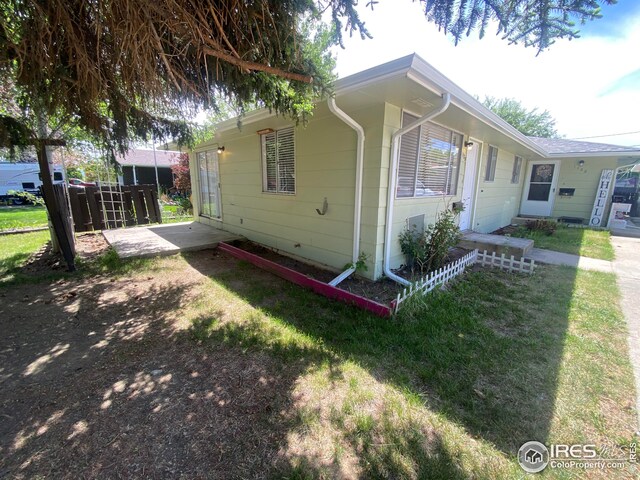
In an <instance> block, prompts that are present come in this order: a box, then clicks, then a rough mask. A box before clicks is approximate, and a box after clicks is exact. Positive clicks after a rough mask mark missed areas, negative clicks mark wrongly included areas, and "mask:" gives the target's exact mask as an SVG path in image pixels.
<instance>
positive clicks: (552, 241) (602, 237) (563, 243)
mask: <svg viewBox="0 0 640 480" xmlns="http://www.w3.org/2000/svg"><path fill="white" fill-rule="evenodd" d="M512 236H514V237H520V238H530V239H531V240H533V241H534V246H535V247H537V248H544V249H547V250H555V251H557V252H564V253H572V254H574V255H581V256H583V257H591V258H600V259H602V260H609V261H610V260H613V259H614V257H615V254H614V251H613V246H612V245H611V239H610V234H609V232H608V231H606V230H592V229H589V228H573V227H567V226H564V225H558V228H557V230H556V231H555V233H554V234H553V235H545V234H543V233H541V232H531V231H529V230H527V229H526V228H524V227H522V228H519V229H518V230H517V231H516V232H515V233H513V234H512Z"/></svg>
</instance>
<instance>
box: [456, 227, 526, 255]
mask: <svg viewBox="0 0 640 480" xmlns="http://www.w3.org/2000/svg"><path fill="white" fill-rule="evenodd" d="M458 245H459V246H461V247H463V248H468V249H469V250H473V249H474V248H477V249H478V251H480V252H484V251H485V250H486V251H487V252H489V253H491V252H496V254H497V255H501V254H503V253H504V254H505V255H506V256H510V255H513V256H514V257H516V258H520V257H523V256H525V255H526V254H527V253H529V252H530V251H531V249H532V248H533V240H529V239H527V238H516V237H506V236H504V235H492V234H490V233H476V232H468V233H463V234H462V239H461V240H460V242H459V243H458Z"/></svg>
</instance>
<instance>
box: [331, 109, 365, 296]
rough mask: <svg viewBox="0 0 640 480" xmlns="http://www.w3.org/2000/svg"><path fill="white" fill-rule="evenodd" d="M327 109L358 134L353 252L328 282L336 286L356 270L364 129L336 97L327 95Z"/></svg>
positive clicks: (360, 211) (358, 247)
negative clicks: (340, 269) (344, 268)
mask: <svg viewBox="0 0 640 480" xmlns="http://www.w3.org/2000/svg"><path fill="white" fill-rule="evenodd" d="M327 105H328V106H329V110H331V112H332V113H333V114H334V115H335V116H336V117H338V118H339V119H340V120H342V121H343V122H344V123H346V124H347V125H349V126H350V127H351V128H353V129H354V130H355V131H356V133H357V135H358V144H357V147H356V194H355V204H354V207H353V253H352V265H351V267H350V268H348V269H347V270H345V271H344V272H342V273H341V274H340V275H338V276H337V277H336V278H334V279H333V280H331V281H330V282H329V285H332V286H334V287H335V286H336V285H338V284H339V283H340V282H342V281H343V280H344V279H345V278H347V277H348V276H349V275H351V274H352V273H353V272H355V271H356V268H355V265H356V263H357V262H358V257H359V255H360V220H361V217H362V172H363V170H364V129H363V128H362V125H360V124H359V123H358V122H356V121H355V120H354V119H353V118H351V117H350V116H349V115H347V114H346V113H345V112H344V111H342V110H340V108H338V106H337V105H336V99H335V98H333V97H329V99H328V100H327Z"/></svg>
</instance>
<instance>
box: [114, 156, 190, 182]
mask: <svg viewBox="0 0 640 480" xmlns="http://www.w3.org/2000/svg"><path fill="white" fill-rule="evenodd" d="M178 155H180V152H176V151H171V150H156V151H155V152H154V151H153V150H145V149H141V148H136V149H132V150H129V151H128V152H127V154H126V155H125V156H124V157H121V156H118V157H116V161H117V162H118V164H119V165H120V168H121V170H122V175H119V178H118V180H119V183H120V185H157V182H156V166H157V170H158V177H157V178H158V181H159V183H160V187H162V188H164V189H167V190H168V189H170V188H173V174H172V173H171V166H172V165H174V164H175V163H177V161H178Z"/></svg>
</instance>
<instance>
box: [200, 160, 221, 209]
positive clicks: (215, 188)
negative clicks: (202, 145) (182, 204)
mask: <svg viewBox="0 0 640 480" xmlns="http://www.w3.org/2000/svg"><path fill="white" fill-rule="evenodd" d="M197 158H198V173H199V175H198V177H199V185H200V215H202V216H204V217H209V218H220V217H221V211H220V175H219V173H218V152H217V151H216V150H209V151H207V152H199V153H198V154H197Z"/></svg>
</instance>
